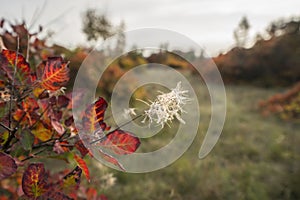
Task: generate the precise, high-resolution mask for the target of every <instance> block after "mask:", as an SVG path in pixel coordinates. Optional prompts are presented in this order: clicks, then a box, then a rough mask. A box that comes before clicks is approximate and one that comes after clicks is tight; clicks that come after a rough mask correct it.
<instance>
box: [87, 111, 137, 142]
mask: <svg viewBox="0 0 300 200" xmlns="http://www.w3.org/2000/svg"><path fill="white" fill-rule="evenodd" d="M142 116H143V114H140V115H138V116H136V117H134V118H132V119H131V120H130V121H127V122H125V123H124V124H122V125H120V126H118V127H117V128H115V129H114V130H113V131H110V132H114V131H116V130H119V129H120V128H122V127H124V126H126V125H127V124H130V123H131V122H133V121H134V120H136V119H138V118H140V117H142ZM104 138H105V136H104V137H101V138H99V139H96V140H94V141H91V142H90V144H95V143H96V142H99V141H101V140H103V139H104Z"/></svg>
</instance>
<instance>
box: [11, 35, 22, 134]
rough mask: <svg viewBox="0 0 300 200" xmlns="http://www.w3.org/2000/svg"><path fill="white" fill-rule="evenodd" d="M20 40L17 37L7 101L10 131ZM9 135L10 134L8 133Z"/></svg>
mask: <svg viewBox="0 0 300 200" xmlns="http://www.w3.org/2000/svg"><path fill="white" fill-rule="evenodd" d="M19 42H20V38H19V36H17V52H16V54H17V55H16V60H15V66H14V67H15V68H14V74H13V79H12V88H11V95H10V100H9V119H8V127H9V128H10V129H11V123H12V101H13V99H14V98H15V78H16V74H17V64H18V57H19V46H20V43H19ZM10 134H11V133H10Z"/></svg>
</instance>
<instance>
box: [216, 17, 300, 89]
mask: <svg viewBox="0 0 300 200" xmlns="http://www.w3.org/2000/svg"><path fill="white" fill-rule="evenodd" d="M299 24H300V21H297V22H295V21H291V22H288V23H286V24H285V26H282V27H281V28H280V30H278V32H279V33H278V35H276V34H274V35H273V36H272V37H271V38H270V39H268V40H258V41H257V42H256V44H255V45H254V46H253V47H252V48H249V49H246V48H239V47H235V48H233V49H232V50H230V51H229V52H227V53H226V54H222V55H219V56H218V57H216V58H214V61H215V63H216V65H217V66H218V68H219V70H220V72H221V74H222V77H223V80H224V81H225V83H247V84H254V85H258V86H289V85H292V84H294V83H296V82H297V81H299V80H300V60H299V57H300V29H299Z"/></svg>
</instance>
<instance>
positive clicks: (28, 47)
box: [26, 34, 30, 62]
mask: <svg viewBox="0 0 300 200" xmlns="http://www.w3.org/2000/svg"><path fill="white" fill-rule="evenodd" d="M29 50H30V35H29V34H27V49H26V62H29V52H30V51H29Z"/></svg>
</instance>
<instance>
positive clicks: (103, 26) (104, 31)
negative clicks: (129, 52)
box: [82, 9, 114, 41]
mask: <svg viewBox="0 0 300 200" xmlns="http://www.w3.org/2000/svg"><path fill="white" fill-rule="evenodd" d="M82 30H83V32H84V33H85V35H86V37H87V40H88V41H91V40H94V41H96V40H97V39H99V38H102V39H103V40H105V39H107V38H108V37H110V36H112V35H113V32H114V31H113V25H112V23H111V21H110V20H109V19H108V18H107V16H106V15H105V14H102V13H98V12H97V10H96V9H88V10H87V11H85V13H84V16H83V28H82Z"/></svg>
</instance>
